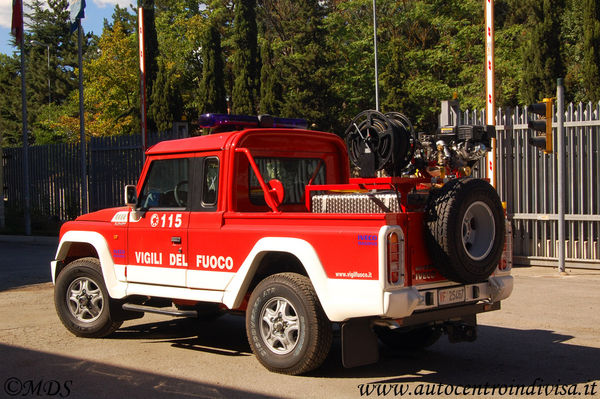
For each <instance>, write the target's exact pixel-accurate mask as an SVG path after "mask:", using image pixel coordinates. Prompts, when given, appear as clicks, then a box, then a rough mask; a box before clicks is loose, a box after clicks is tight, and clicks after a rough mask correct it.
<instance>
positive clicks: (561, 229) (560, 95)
mask: <svg viewBox="0 0 600 399" xmlns="http://www.w3.org/2000/svg"><path fill="white" fill-rule="evenodd" d="M564 96H565V90H564V87H563V80H562V78H559V79H558V80H557V81H556V108H557V114H558V115H557V121H556V122H557V128H556V147H557V150H558V151H557V153H558V179H557V186H558V187H557V190H558V192H557V197H558V198H557V200H558V271H559V272H560V273H565V188H564V184H565V141H564V138H565V135H564V132H565V102H564ZM572 239H573V238H571V240H572Z"/></svg>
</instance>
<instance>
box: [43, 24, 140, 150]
mask: <svg viewBox="0 0 600 399" xmlns="http://www.w3.org/2000/svg"><path fill="white" fill-rule="evenodd" d="M84 68H85V71H86V73H85V75H84V78H85V80H84V98H85V118H86V120H85V123H86V132H87V134H88V135H91V136H110V135H118V134H132V133H134V132H139V101H138V98H139V85H138V75H139V72H138V71H139V69H138V68H139V65H138V58H137V41H136V36H135V35H134V34H127V30H126V28H124V27H123V25H121V22H115V23H114V24H113V26H112V28H111V29H105V30H104V32H103V33H102V36H101V37H100V39H99V42H98V56H97V57H96V58H94V59H91V60H89V61H88V62H86V63H85V66H84ZM52 128H53V129H54V130H55V131H61V132H63V133H62V134H63V135H64V136H65V137H66V139H67V140H68V139H69V138H70V139H71V140H73V141H76V140H78V137H79V114H78V107H77V93H76V91H74V92H73V93H72V96H71V98H70V99H69V101H68V102H67V103H66V104H65V105H64V107H63V110H62V114H61V115H60V117H59V118H58V121H56V122H54V123H53V126H52Z"/></svg>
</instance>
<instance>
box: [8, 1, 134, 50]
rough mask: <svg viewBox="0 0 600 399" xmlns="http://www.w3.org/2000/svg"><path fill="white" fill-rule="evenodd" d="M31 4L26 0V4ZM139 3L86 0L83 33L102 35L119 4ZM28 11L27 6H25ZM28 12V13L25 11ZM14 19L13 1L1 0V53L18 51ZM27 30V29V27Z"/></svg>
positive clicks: (124, 5) (122, 5) (82, 21)
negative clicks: (13, 43)
mask: <svg viewBox="0 0 600 399" xmlns="http://www.w3.org/2000/svg"><path fill="white" fill-rule="evenodd" d="M27 3H29V2H28V1H27V0H25V4H27ZM131 3H136V4H137V1H131V0H86V7H85V18H84V19H82V20H81V24H82V26H83V31H84V32H85V33H87V32H90V31H91V32H94V33H95V34H97V35H100V34H101V33H102V27H103V26H104V18H106V19H108V20H109V21H110V20H111V16H112V13H113V9H114V8H115V5H116V4H118V5H119V6H121V7H129V4H131ZM25 10H27V6H25ZM25 12H27V11H25ZM11 19H12V0H0V53H4V54H9V55H10V54H12V53H13V52H14V51H16V50H17V48H16V47H13V46H11V45H10V40H11V39H12V36H11V34H10V23H11ZM25 29H27V27H25Z"/></svg>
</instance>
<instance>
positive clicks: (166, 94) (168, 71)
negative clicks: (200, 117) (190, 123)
mask: <svg viewBox="0 0 600 399" xmlns="http://www.w3.org/2000/svg"><path fill="white" fill-rule="evenodd" d="M150 100H151V105H150V108H149V110H148V114H149V116H150V117H151V118H152V119H153V120H154V121H155V123H156V127H157V129H158V130H159V131H161V132H164V131H166V130H169V129H171V128H172V127H173V122H175V121H179V120H181V116H182V115H183V101H182V99H181V92H180V90H179V88H178V87H177V79H176V77H175V71H174V69H173V68H169V67H168V66H167V65H165V64H164V63H161V64H160V65H159V68H158V76H157V77H156V81H155V82H154V90H153V91H152V97H151V99H150Z"/></svg>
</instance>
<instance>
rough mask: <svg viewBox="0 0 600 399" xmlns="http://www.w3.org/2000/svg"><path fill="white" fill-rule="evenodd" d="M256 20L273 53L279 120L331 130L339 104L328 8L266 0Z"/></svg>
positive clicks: (307, 2) (307, 0)
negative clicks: (294, 120)
mask: <svg viewBox="0 0 600 399" xmlns="http://www.w3.org/2000/svg"><path fill="white" fill-rule="evenodd" d="M259 15H260V19H261V22H262V30H263V35H264V37H265V39H266V40H267V41H268V42H269V43H270V46H271V51H272V54H273V58H272V59H271V66H272V68H273V71H274V73H275V75H276V76H277V77H278V78H279V81H278V84H280V85H281V87H282V91H281V93H282V98H281V114H282V116H287V117H303V118H306V119H307V120H308V121H309V122H311V123H313V124H314V125H315V126H316V127H317V128H319V129H323V130H328V129H332V128H333V127H334V126H335V119H334V118H335V116H336V113H335V112H333V110H334V108H335V105H336V103H337V101H335V100H334V96H333V91H332V84H331V83H332V81H333V78H334V76H333V75H332V65H333V64H332V61H333V58H332V51H331V49H330V48H329V44H328V41H327V30H326V28H325V26H326V25H325V18H326V15H327V14H326V9H325V8H324V6H323V5H321V3H320V2H319V1H316V0H303V1H289V0H286V1H275V0H273V1H266V0H265V1H263V2H262V4H261V7H260V9H259Z"/></svg>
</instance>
